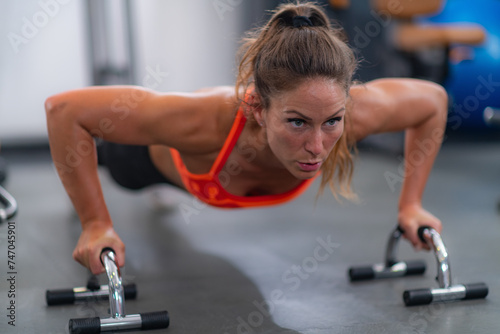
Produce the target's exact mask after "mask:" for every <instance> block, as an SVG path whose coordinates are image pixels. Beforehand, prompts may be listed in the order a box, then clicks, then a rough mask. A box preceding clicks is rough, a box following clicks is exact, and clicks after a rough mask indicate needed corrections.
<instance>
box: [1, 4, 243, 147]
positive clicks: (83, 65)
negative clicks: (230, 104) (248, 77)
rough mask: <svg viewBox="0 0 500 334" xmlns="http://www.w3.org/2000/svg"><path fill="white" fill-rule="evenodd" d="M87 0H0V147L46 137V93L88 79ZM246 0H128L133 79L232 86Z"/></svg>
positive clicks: (191, 86)
mask: <svg viewBox="0 0 500 334" xmlns="http://www.w3.org/2000/svg"><path fill="white" fill-rule="evenodd" d="M85 1H86V0H23V1H2V3H1V4H0V36H2V38H1V40H0V51H1V52H0V140H1V141H2V142H3V144H4V145H6V144H8V143H19V142H21V143H26V142H28V143H29V142H33V141H35V142H36V141H46V125H45V114H44V109H43V103H44V101H45V99H46V98H47V97H48V96H50V95H51V94H54V93H57V92H61V91H65V90H69V89H74V88H79V87H84V86H88V85H90V84H91V68H90V64H89V61H88V59H89V58H88V50H87V42H88V41H87V27H86V21H85V13H86V10H85V7H84V6H85ZM103 1H104V0H103ZM245 5H250V6H251V5H252V3H249V2H248V0H192V1H178V0H135V1H133V3H132V8H133V12H134V13H133V20H134V22H133V23H134V27H135V29H136V30H135V43H136V44H135V50H136V52H135V54H136V58H137V64H136V65H137V66H136V67H137V68H136V70H135V73H136V78H137V83H138V84H142V85H145V86H148V87H150V88H154V89H157V90H159V91H191V90H195V89H198V88H201V87H206V86H211V85H223V84H233V83H234V79H235V65H234V64H235V52H236V49H237V41H238V40H239V38H240V37H241V34H242V30H243V28H242V27H243V24H241V20H242V17H244V16H245V12H244V11H245ZM247 14H248V13H247ZM153 72H154V73H156V75H153V74H152V73H153ZM167 73H168V74H167Z"/></svg>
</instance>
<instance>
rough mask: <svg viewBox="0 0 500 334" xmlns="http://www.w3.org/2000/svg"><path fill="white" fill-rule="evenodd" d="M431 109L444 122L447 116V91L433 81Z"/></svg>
mask: <svg viewBox="0 0 500 334" xmlns="http://www.w3.org/2000/svg"><path fill="white" fill-rule="evenodd" d="M432 85H433V94H432V96H433V99H432V100H433V110H434V113H435V114H436V116H437V117H438V118H439V119H440V120H441V121H442V123H443V124H446V120H447V117H448V92H447V91H446V89H445V88H444V87H443V86H441V85H439V84H437V83H433V84H432Z"/></svg>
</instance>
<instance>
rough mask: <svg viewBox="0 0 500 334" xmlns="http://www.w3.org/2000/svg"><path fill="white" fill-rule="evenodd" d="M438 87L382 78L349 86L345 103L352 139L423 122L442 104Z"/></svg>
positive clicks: (410, 80)
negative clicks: (347, 98)
mask: <svg viewBox="0 0 500 334" xmlns="http://www.w3.org/2000/svg"><path fill="white" fill-rule="evenodd" d="M446 96H447V95H446V91H445V90H444V89H443V87H442V86H440V85H438V84H436V83H433V82H430V81H425V80H419V79H411V78H383V79H377V80H373V81H369V82H367V83H364V84H357V85H353V86H352V87H351V89H350V99H349V102H348V110H349V113H350V114H349V115H350V117H351V122H350V123H351V128H350V130H351V131H352V132H353V136H354V138H356V140H361V139H363V138H365V137H366V136H369V135H371V134H376V133H381V132H390V131H401V130H404V129H405V128H407V127H411V126H414V125H415V124H417V123H418V122H421V121H423V120H424V119H425V118H426V117H428V116H429V114H430V113H431V112H433V111H434V110H435V109H436V104H441V103H443V101H446Z"/></svg>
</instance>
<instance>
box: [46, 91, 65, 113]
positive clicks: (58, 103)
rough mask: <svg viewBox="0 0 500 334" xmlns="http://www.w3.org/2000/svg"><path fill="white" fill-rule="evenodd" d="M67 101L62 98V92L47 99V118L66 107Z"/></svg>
mask: <svg viewBox="0 0 500 334" xmlns="http://www.w3.org/2000/svg"><path fill="white" fill-rule="evenodd" d="M65 105H66V103H65V102H64V101H63V100H62V98H61V96H60V94H59V95H52V96H50V97H48V98H47V99H46V100H45V113H46V115H47V118H51V117H52V116H54V114H57V113H58V111H60V110H61V109H64V106H65Z"/></svg>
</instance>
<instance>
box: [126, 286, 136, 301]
mask: <svg viewBox="0 0 500 334" xmlns="http://www.w3.org/2000/svg"><path fill="white" fill-rule="evenodd" d="M123 290H124V291H123V293H124V294H125V299H135V298H136V297H137V287H136V286H135V283H131V284H127V285H124V286H123Z"/></svg>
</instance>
